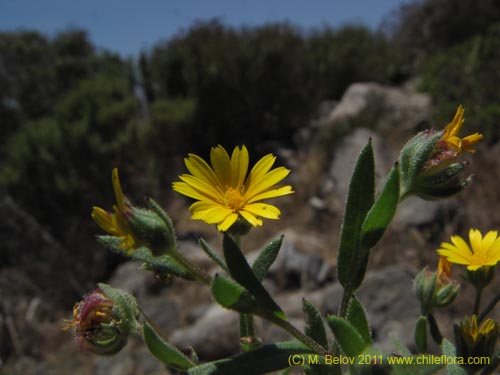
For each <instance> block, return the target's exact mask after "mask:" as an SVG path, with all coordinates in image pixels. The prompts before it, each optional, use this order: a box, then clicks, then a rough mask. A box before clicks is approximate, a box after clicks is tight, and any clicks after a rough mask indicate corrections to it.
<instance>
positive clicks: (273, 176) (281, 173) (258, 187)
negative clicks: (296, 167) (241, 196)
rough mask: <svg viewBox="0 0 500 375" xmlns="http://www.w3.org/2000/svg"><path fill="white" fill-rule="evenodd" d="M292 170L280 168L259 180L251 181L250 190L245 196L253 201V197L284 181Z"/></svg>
mask: <svg viewBox="0 0 500 375" xmlns="http://www.w3.org/2000/svg"><path fill="white" fill-rule="evenodd" d="M289 173H290V170H288V169H286V168H284V167H279V168H276V169H273V170H272V171H270V172H268V173H266V175H265V176H264V177H262V178H260V179H259V180H253V181H250V183H249V185H248V190H247V191H246V192H245V195H246V196H248V198H249V199H251V198H252V197H253V196H255V195H257V194H259V193H262V192H264V191H266V190H267V189H268V188H270V187H271V186H273V185H276V184H277V183H278V182H280V181H281V180H283V179H284V178H285V177H286V176H288V174H289Z"/></svg>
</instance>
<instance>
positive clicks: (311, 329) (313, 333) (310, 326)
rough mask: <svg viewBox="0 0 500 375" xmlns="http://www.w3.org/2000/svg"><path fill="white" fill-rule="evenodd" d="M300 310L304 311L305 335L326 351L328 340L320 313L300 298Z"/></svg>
mask: <svg viewBox="0 0 500 375" xmlns="http://www.w3.org/2000/svg"><path fill="white" fill-rule="evenodd" d="M302 309H303V310H304V315H305V321H306V327H305V333H306V335H307V336H309V337H310V338H312V339H313V340H314V341H316V342H317V343H318V344H320V345H321V346H322V347H323V348H325V349H327V350H328V338H327V336H326V330H325V325H324V324H323V319H322V317H321V313H320V312H319V311H318V309H317V308H316V306H314V305H313V304H312V303H311V302H309V301H308V300H306V299H305V298H302Z"/></svg>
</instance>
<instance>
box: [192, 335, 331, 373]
mask: <svg viewBox="0 0 500 375" xmlns="http://www.w3.org/2000/svg"><path fill="white" fill-rule="evenodd" d="M311 353H312V350H311V349H310V348H308V347H306V346H304V345H303V344H301V343H298V342H296V341H289V342H282V343H276V344H271V345H264V346H261V347H260V348H257V349H255V350H252V351H249V352H245V353H242V354H238V355H235V356H233V357H230V358H225V359H221V360H218V361H214V362H209V363H205V364H203V365H199V366H196V367H192V368H190V369H189V370H188V372H187V373H188V375H234V374H238V375H256V374H266V373H268V372H271V371H277V370H281V369H288V368H289V367H290V364H291V363H290V358H291V356H293V355H297V356H302V355H303V356H304V358H307V355H309V354H311ZM312 355H313V356H315V354H312ZM317 357H321V356H320V355H318V356H317ZM297 358H298V357H297Z"/></svg>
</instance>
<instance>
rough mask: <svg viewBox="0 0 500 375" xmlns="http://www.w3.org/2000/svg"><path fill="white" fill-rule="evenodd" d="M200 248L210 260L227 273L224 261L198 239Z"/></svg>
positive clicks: (202, 240)
mask: <svg viewBox="0 0 500 375" xmlns="http://www.w3.org/2000/svg"><path fill="white" fill-rule="evenodd" d="M199 243H200V246H201V248H202V249H203V251H204V252H205V253H206V254H207V255H208V257H209V258H210V259H212V260H213V261H214V262H215V263H217V264H218V265H219V266H220V267H221V268H222V269H223V270H224V271H226V272H227V273H229V271H228V269H227V266H226V262H224V259H222V258H221V257H220V256H219V254H217V252H216V251H215V250H214V249H212V248H211V247H210V245H209V244H208V243H207V242H206V241H205V240H204V239H203V238H200V240H199Z"/></svg>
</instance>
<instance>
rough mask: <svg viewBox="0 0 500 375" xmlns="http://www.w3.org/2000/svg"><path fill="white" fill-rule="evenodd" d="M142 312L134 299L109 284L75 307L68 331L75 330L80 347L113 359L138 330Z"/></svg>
mask: <svg viewBox="0 0 500 375" xmlns="http://www.w3.org/2000/svg"><path fill="white" fill-rule="evenodd" d="M138 316H139V310H138V308H137V304H136V302H135V299H134V297H132V296H131V295H130V294H128V293H125V292H123V291H120V290H116V289H113V288H111V287H110V286H109V285H106V284H99V289H97V290H95V291H94V292H92V293H90V294H88V295H86V296H85V297H84V299H83V300H82V301H80V302H78V303H76V304H75V306H74V308H73V320H71V321H68V323H69V324H68V325H67V326H66V327H64V329H65V330H68V329H71V328H74V329H75V337H76V341H77V342H78V345H79V346H80V348H81V349H83V350H89V351H91V352H93V353H95V354H101V355H112V354H116V353H118V352H119V351H120V350H121V349H122V348H123V347H124V346H125V345H126V344H127V340H128V336H129V335H130V334H131V333H132V331H133V330H134V328H135V327H137V325H138V322H137V318H138Z"/></svg>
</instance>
